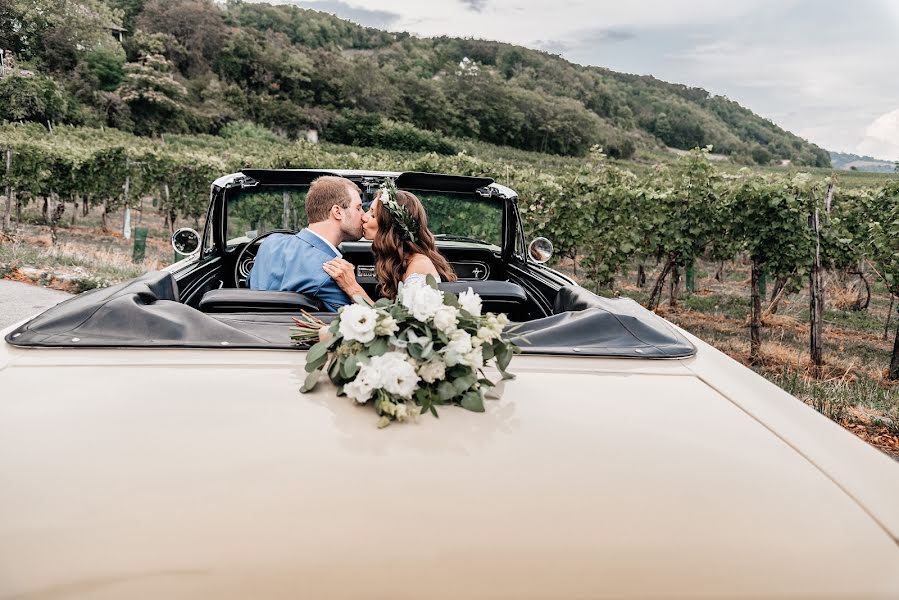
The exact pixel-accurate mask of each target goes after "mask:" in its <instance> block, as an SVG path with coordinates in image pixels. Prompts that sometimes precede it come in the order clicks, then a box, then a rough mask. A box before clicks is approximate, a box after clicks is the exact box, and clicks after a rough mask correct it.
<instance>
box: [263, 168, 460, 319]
mask: <svg viewBox="0 0 899 600" xmlns="http://www.w3.org/2000/svg"><path fill="white" fill-rule="evenodd" d="M306 217H307V220H308V223H309V226H308V227H306V228H304V229H303V230H302V231H300V232H299V233H297V234H295V235H289V234H274V235H270V236H268V237H267V238H265V239H264V240H263V241H262V244H261V245H260V246H259V251H258V252H257V254H256V260H255V262H254V264H253V268H252V270H251V271H250V279H249V287H250V288H251V289H254V290H277V291H290V292H299V293H301V294H305V295H307V296H312V297H315V298H317V299H318V300H319V301H320V302H321V303H322V304H323V305H324V307H325V308H326V309H327V310H329V311H336V310H337V309H338V308H340V307H341V306H343V305H345V304H351V303H352V300H351V298H353V297H354V296H356V295H359V296H361V297H362V298H364V299H366V300H368V301H373V299H372V298H370V297H369V296H368V294H366V293H365V291H364V290H363V289H362V286H360V285H359V283H358V282H357V281H356V275H355V268H354V266H353V265H352V263H350V262H348V261H347V260H345V259H344V258H343V255H342V254H341V253H340V251H339V250H338V249H337V247H338V246H339V245H340V243H341V242H347V241H354V240H358V239H360V238H362V237H364V238H365V239H367V240H371V242H372V252H373V253H374V257H375V274H376V276H377V279H378V292H379V293H380V295H381V296H382V297H385V298H390V299H393V298H395V297H396V294H397V289H398V288H399V284H400V282H404V283H413V282H424V280H425V278H426V277H427V276H428V275H433V276H434V277H435V278H436V279H437V280H438V281H455V280H456V274H455V273H454V272H453V270H452V268H451V267H450V266H449V263H448V262H447V261H446V259H445V258H444V257H443V256H442V255H441V254H440V252H438V250H437V246H436V245H435V243H434V235H433V234H432V233H431V231H430V230H429V229H428V216H427V213H426V212H425V208H424V206H423V205H422V203H421V201H420V200H419V199H418V198H417V197H416V196H415V195H414V194H412V193H410V192H405V191H402V190H397V189H396V187H395V186H394V185H393V181H391V180H390V179H387V180H386V182H385V184H384V185H383V186H382V187H381V190H380V192H379V193H378V196H377V197H376V198H375V200H374V202H372V205H371V207H370V209H369V210H368V212H366V211H365V210H364V209H363V207H362V197H361V195H360V194H359V189H358V188H357V187H356V185H355V184H354V183H353V182H351V181H350V180H349V179H345V178H343V177H336V176H331V175H326V176H322V177H319V178H317V179H316V180H315V181H313V182H312V185H311V186H310V187H309V191H308V193H307V194H306Z"/></svg>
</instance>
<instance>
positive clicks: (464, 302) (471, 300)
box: [459, 288, 481, 317]
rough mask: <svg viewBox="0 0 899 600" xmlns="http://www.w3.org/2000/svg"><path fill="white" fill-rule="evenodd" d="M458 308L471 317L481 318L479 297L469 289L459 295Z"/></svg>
mask: <svg viewBox="0 0 899 600" xmlns="http://www.w3.org/2000/svg"><path fill="white" fill-rule="evenodd" d="M459 306H460V307H461V308H462V310H464V311H465V312H467V313H468V314H470V315H471V316H472V317H480V316H481V297H480V296H478V295H477V294H475V293H474V291H472V289H471V288H468V290H466V291H464V292H462V293H461V294H459Z"/></svg>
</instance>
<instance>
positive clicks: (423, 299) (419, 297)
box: [400, 285, 443, 322]
mask: <svg viewBox="0 0 899 600" xmlns="http://www.w3.org/2000/svg"><path fill="white" fill-rule="evenodd" d="M400 302H401V303H402V305H403V306H405V307H406V309H407V310H408V311H409V312H410V313H412V316H413V317H415V318H416V319H418V320H419V321H421V322H426V321H427V320H428V319H430V318H431V317H433V316H434V315H435V314H436V313H437V310H438V309H439V308H440V307H441V306H443V292H441V291H440V290H435V289H434V288H432V287H431V286H429V285H409V286H403V293H402V296H401V298H400Z"/></svg>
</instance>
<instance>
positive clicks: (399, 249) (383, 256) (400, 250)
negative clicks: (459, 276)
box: [371, 190, 456, 299]
mask: <svg viewBox="0 0 899 600" xmlns="http://www.w3.org/2000/svg"><path fill="white" fill-rule="evenodd" d="M396 201H397V203H398V204H399V205H400V206H402V207H403V208H405V209H406V211H407V212H408V213H409V214H410V215H411V216H412V218H413V219H415V222H416V223H418V234H417V235H416V239H417V240H418V241H416V242H412V241H411V240H408V239H406V238H405V237H404V235H403V230H402V229H401V228H400V227H399V226H398V225H397V224H396V223H395V222H394V219H393V216H392V215H391V214H390V211H389V210H387V209H386V208H384V207H383V206H381V203H380V202H378V203H377V204H378V206H377V207H376V208H375V210H374V211H373V212H374V216H375V219H377V221H378V233H377V234H376V235H375V239H374V240H372V244H371V248H372V251H373V252H374V255H375V273H376V274H377V276H378V282H379V283H378V291H379V292H380V293H381V295H382V296H384V297H385V298H390V299H393V298H396V292H397V288H398V287H399V282H400V281H402V280H403V275H405V274H406V268H407V266H408V265H409V261H410V260H412V257H413V256H415V255H416V254H424V255H425V256H427V257H428V258H430V259H431V262H432V263H434V267H435V268H436V269H437V272H438V273H439V274H440V278H441V279H442V280H443V281H455V280H456V274H455V273H454V272H453V269H452V267H450V265H449V263H448V262H447V261H446V259H445V258H443V255H442V254H440V252H439V251H438V250H437V245H436V244H435V243H434V234H433V233H431V230H430V229H428V213H427V212H425V207H424V206H423V205H422V203H421V200H419V199H418V198H417V197H416V196H415V194H412V193H410V192H405V191H403V190H397V192H396Z"/></svg>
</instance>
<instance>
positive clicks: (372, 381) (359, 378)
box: [343, 365, 381, 404]
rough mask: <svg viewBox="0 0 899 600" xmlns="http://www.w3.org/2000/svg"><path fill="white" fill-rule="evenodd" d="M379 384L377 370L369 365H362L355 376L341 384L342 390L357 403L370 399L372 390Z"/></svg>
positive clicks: (363, 402)
mask: <svg viewBox="0 0 899 600" xmlns="http://www.w3.org/2000/svg"><path fill="white" fill-rule="evenodd" d="M380 384H381V382H380V378H379V376H378V371H377V370H375V369H372V368H371V365H362V368H361V369H359V372H358V373H357V374H356V378H355V379H354V380H353V381H351V382H349V383H348V384H346V385H344V386H343V391H344V393H345V394H346V395H347V396H349V397H350V398H352V399H353V400H355V401H356V402H358V403H359V404H365V403H366V402H368V401H369V400H370V399H371V393H372V391H374V389H375V388H377V387H380Z"/></svg>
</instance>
